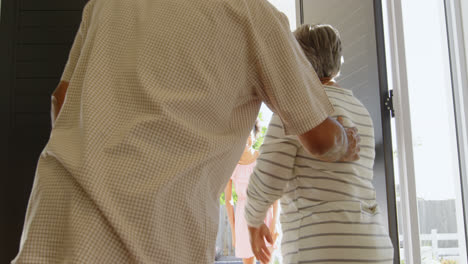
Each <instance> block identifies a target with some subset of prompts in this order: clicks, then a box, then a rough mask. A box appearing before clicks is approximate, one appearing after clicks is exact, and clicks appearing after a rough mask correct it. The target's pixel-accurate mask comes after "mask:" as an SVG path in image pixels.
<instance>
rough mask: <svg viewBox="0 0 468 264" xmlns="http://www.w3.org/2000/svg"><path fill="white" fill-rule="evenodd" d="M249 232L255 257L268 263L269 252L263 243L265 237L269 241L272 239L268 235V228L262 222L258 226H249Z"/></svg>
mask: <svg viewBox="0 0 468 264" xmlns="http://www.w3.org/2000/svg"><path fill="white" fill-rule="evenodd" d="M249 232H250V234H251V237H250V238H251V246H252V251H253V253H254V255H255V257H256V258H257V259H258V260H259V261H261V262H264V263H268V262H269V261H270V257H271V253H270V250H268V247H267V246H266V244H265V239H266V240H267V241H269V242H270V241H273V239H272V237H271V235H270V230H269V229H268V227H267V226H266V225H265V224H263V225H262V226H260V227H259V228H252V227H249ZM270 243H271V242H270Z"/></svg>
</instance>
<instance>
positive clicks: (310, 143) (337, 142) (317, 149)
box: [298, 118, 348, 161]
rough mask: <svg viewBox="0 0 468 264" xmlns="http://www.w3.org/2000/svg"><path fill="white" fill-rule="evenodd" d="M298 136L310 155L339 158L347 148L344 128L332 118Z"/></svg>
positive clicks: (327, 158) (328, 158)
mask: <svg viewBox="0 0 468 264" xmlns="http://www.w3.org/2000/svg"><path fill="white" fill-rule="evenodd" d="M298 138H299V141H300V142H301V144H302V145H303V146H304V148H305V149H306V150H308V151H309V152H310V154H311V155H313V156H315V157H317V158H320V159H323V160H327V161H336V160H339V159H340V158H341V157H342V156H343V155H344V154H345V153H346V150H347V149H348V140H347V136H346V131H345V129H344V128H343V126H342V125H341V124H340V123H338V122H337V121H336V120H334V119H332V118H327V119H326V120H325V121H324V122H322V123H321V124H320V125H319V126H317V127H315V128H313V129H312V130H310V131H309V132H307V133H305V134H303V135H300V136H298Z"/></svg>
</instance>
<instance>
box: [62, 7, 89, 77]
mask: <svg viewBox="0 0 468 264" xmlns="http://www.w3.org/2000/svg"><path fill="white" fill-rule="evenodd" d="M92 2H93V1H92V0H91V1H89V2H88V3H86V5H85V7H84V9H83V15H82V19H81V23H80V27H79V28H78V31H77V33H76V35H75V40H74V41H73V45H72V47H71V50H70V53H69V55H68V60H67V63H66V64H65V69H64V71H63V74H62V78H61V80H62V81H67V82H69V81H70V79H71V78H72V76H73V72H74V71H75V67H76V64H77V63H78V59H79V58H80V54H81V48H82V45H83V42H84V38H85V36H86V31H87V29H88V23H89V17H90V14H89V13H90V9H91V5H92Z"/></svg>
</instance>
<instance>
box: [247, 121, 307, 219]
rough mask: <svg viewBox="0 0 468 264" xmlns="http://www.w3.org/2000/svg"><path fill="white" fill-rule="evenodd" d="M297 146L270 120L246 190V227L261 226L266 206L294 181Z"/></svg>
mask: <svg viewBox="0 0 468 264" xmlns="http://www.w3.org/2000/svg"><path fill="white" fill-rule="evenodd" d="M299 146H300V143H299V142H298V141H297V140H296V139H295V137H292V136H285V135H284V132H283V127H282V124H281V121H280V120H279V118H278V117H273V118H272V121H271V122H270V125H269V127H268V132H267V135H266V136H265V142H264V143H263V145H262V147H261V150H260V151H261V152H260V156H259V158H258V159H257V165H256V166H255V169H254V172H253V174H252V175H251V176H250V180H249V185H248V187H247V203H246V206H245V214H244V215H245V219H246V221H247V223H248V224H249V225H250V226H254V227H259V226H260V225H261V224H263V220H264V219H265V217H266V214H267V212H268V209H269V208H270V206H271V205H272V204H273V203H274V202H275V201H276V200H278V199H280V198H281V196H282V195H283V193H284V190H285V188H286V186H287V185H288V182H289V181H291V180H292V179H294V173H293V172H294V162H295V158H296V153H297V149H298V148H299Z"/></svg>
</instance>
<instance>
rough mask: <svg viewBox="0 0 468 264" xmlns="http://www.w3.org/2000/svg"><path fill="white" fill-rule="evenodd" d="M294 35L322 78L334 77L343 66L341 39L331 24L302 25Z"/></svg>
mask: <svg viewBox="0 0 468 264" xmlns="http://www.w3.org/2000/svg"><path fill="white" fill-rule="evenodd" d="M294 35H295V37H296V39H297V41H298V42H299V45H300V46H301V48H302V49H303V50H304V53H305V55H306V57H307V59H308V60H309V62H310V63H311V64H312V67H313V68H314V69H315V71H316V72H317V75H318V77H319V78H320V79H324V78H330V79H333V78H334V77H336V76H337V75H338V73H339V72H340V68H341V57H342V48H341V39H340V35H339V33H338V30H336V29H335V28H333V27H332V26H330V25H326V24H318V25H307V24H305V25H302V26H300V27H299V28H298V29H296V31H294Z"/></svg>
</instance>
